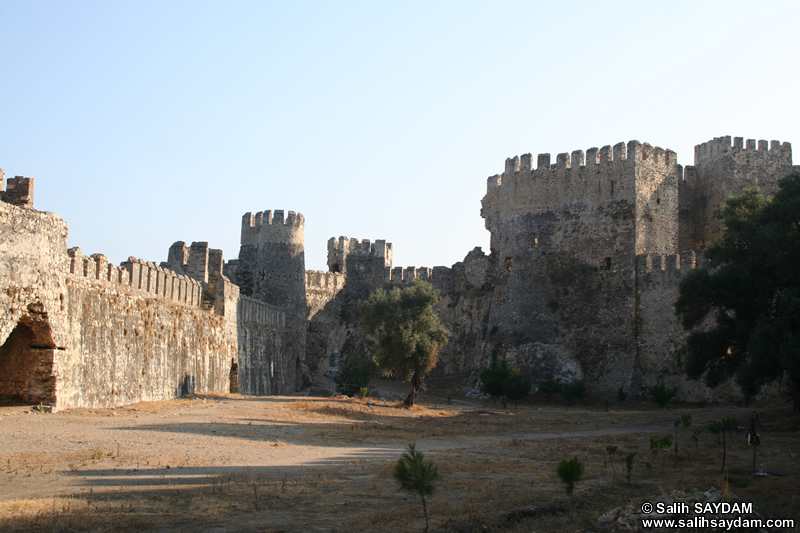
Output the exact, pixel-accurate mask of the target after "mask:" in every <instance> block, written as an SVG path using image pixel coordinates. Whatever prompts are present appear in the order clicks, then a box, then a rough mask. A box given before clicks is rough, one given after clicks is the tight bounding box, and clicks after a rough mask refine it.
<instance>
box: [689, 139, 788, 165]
mask: <svg viewBox="0 0 800 533" xmlns="http://www.w3.org/2000/svg"><path fill="white" fill-rule="evenodd" d="M739 154H742V155H745V156H748V159H749V158H754V159H755V160H762V161H763V160H767V159H769V160H771V161H773V162H775V163H776V164H779V165H791V164H792V145H791V144H790V143H788V142H784V143H781V142H780V141H770V142H767V141H765V140H759V141H758V143H756V140H755V139H747V141H746V142H745V140H744V138H743V137H734V138H733V142H731V136H730V135H726V136H723V137H714V139H712V140H710V141H707V142H704V143H702V144H698V145H696V146H695V147H694V164H695V166H701V165H706V164H709V163H713V162H714V161H717V160H719V159H720V158H723V157H726V156H735V155H739ZM747 162H749V160H748V161H747Z"/></svg>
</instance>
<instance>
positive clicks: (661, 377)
mask: <svg viewBox="0 0 800 533" xmlns="http://www.w3.org/2000/svg"><path fill="white" fill-rule="evenodd" d="M703 262H704V258H703V255H702V254H700V255H697V254H695V252H694V251H687V252H684V253H682V254H680V255H678V254H671V255H663V254H643V255H640V256H638V257H637V258H636V278H637V301H636V343H637V353H636V371H635V373H634V379H633V380H632V382H631V386H630V389H629V390H631V391H632V392H634V393H638V394H644V395H646V394H647V391H648V389H649V388H650V387H652V386H653V385H655V384H657V383H659V382H663V383H665V384H666V385H667V386H668V387H675V388H677V389H678V396H677V399H678V400H680V401H687V402H696V401H737V400H739V399H740V398H741V391H740V389H739V387H738V386H737V385H736V384H735V383H734V382H733V381H732V380H729V381H728V382H726V383H724V384H723V385H721V386H719V387H717V388H715V389H711V388H709V387H707V386H706V385H705V384H704V383H703V381H702V380H690V379H688V378H687V377H686V375H685V374H684V373H683V369H682V366H681V365H682V357H681V355H682V352H683V349H684V343H685V342H686V338H687V337H688V334H689V332H688V331H686V330H685V329H684V328H683V326H682V325H681V323H680V320H679V319H678V317H677V316H676V314H675V302H676V301H677V299H678V294H679V284H680V281H681V280H682V279H683V278H684V277H685V276H686V274H688V273H689V272H691V271H692V270H694V269H695V268H697V267H701V266H702V265H703ZM708 325H710V323H709V324H708Z"/></svg>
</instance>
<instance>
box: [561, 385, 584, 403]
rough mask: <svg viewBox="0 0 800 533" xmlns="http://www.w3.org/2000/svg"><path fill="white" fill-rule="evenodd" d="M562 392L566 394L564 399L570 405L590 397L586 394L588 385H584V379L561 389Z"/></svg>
mask: <svg viewBox="0 0 800 533" xmlns="http://www.w3.org/2000/svg"><path fill="white" fill-rule="evenodd" d="M561 392H562V393H563V394H564V399H565V400H567V401H568V402H569V403H572V402H573V400H580V399H583V398H586V396H587V395H588V393H587V392H586V383H584V382H583V380H582V379H578V380H576V381H573V382H571V383H566V384H565V385H564V386H563V387H562V388H561Z"/></svg>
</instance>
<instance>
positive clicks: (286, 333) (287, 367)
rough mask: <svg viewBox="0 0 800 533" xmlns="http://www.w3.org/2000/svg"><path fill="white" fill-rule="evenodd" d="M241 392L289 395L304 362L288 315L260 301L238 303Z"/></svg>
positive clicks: (245, 297) (243, 297) (241, 300)
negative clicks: (288, 323)
mask: <svg viewBox="0 0 800 533" xmlns="http://www.w3.org/2000/svg"><path fill="white" fill-rule="evenodd" d="M237 313H238V336H237V340H238V344H239V369H238V370H239V375H238V381H239V391H240V392H241V393H242V394H251V395H273V394H286V393H288V392H291V391H293V390H294V389H295V383H296V381H297V375H298V374H299V373H300V372H301V368H300V365H301V361H302V360H303V359H304V354H303V353H302V350H303V346H302V345H301V343H300V338H301V336H300V335H299V334H298V332H297V331H296V330H293V329H290V328H289V327H287V318H286V312H285V311H284V310H282V309H279V308H277V307H275V306H272V305H268V304H266V303H264V302H262V301H260V300H256V299H254V298H249V297H247V296H242V297H240V298H239V300H238V310H237Z"/></svg>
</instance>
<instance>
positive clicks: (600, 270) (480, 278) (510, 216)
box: [307, 137, 798, 400]
mask: <svg viewBox="0 0 800 533" xmlns="http://www.w3.org/2000/svg"><path fill="white" fill-rule="evenodd" d="M797 168H798V167H795V166H792V155H791V146H790V145H789V143H780V142H778V141H772V142H771V143H767V142H766V141H759V142H758V143H756V141H755V140H747V141H744V140H743V139H742V138H735V139H733V140H731V138H730V137H720V138H717V139H713V140H712V141H709V142H707V143H703V144H701V145H698V146H697V147H696V148H695V164H694V166H687V167H686V168H685V169H684V168H683V167H681V166H680V165H678V164H677V155H676V154H675V153H674V152H672V151H671V150H663V149H661V148H658V147H653V146H651V145H650V144H647V143H640V142H638V141H630V142H628V143H627V144H626V143H619V144H617V145H615V146H613V147H611V146H604V147H603V148H599V149H598V148H590V149H589V150H587V151H586V152H585V153H584V152H583V151H582V150H576V151H574V152H572V153H571V154H568V153H562V154H559V155H558V156H557V157H556V160H555V163H552V162H551V158H550V154H540V155H539V156H538V157H537V158H536V159H535V160H534V158H533V156H532V155H531V154H525V155H523V156H521V157H514V158H510V159H507V160H506V164H505V171H504V172H503V174H500V175H496V176H491V177H489V178H488V180H487V191H486V195H485V196H484V198H483V200H482V209H481V216H483V218H484V219H485V222H486V228H487V230H489V231H490V233H491V244H490V248H491V250H490V253H489V255H486V254H484V253H483V251H482V250H481V249H480V248H476V249H475V250H473V251H471V252H470V253H469V254H467V256H466V257H465V259H464V261H463V262H459V263H456V264H455V265H453V266H452V267H434V268H433V269H430V268H415V267H407V268H402V267H392V265H391V255H388V256H385V257H384V259H385V260H386V261H385V265H380V264H379V261H377V260H376V261H375V262H374V263H371V262H369V261H365V260H364V258H365V257H369V256H370V254H367V251H368V250H371V254H372V255H373V256H375V255H376V254H375V251H374V246H373V248H372V249H371V248H370V245H369V241H362V242H361V243H358V242H357V241H356V240H355V239H349V240H348V239H345V238H340V239H339V241H336V240H335V239H331V241H330V242H329V245H328V249H329V252H328V257H329V269H330V270H331V271H332V272H341V273H342V274H343V276H344V278H343V279H341V280H339V281H338V285H337V287H338V288H337V291H336V292H335V293H331V294H330V295H329V300H327V301H324V299H321V298H320V297H319V295H318V294H316V295H315V297H314V298H315V302H316V304H315V309H316V311H315V313H314V314H313V315H312V316H311V324H312V326H311V327H312V329H315V326H317V327H316V329H318V330H319V331H315V341H314V343H312V344H310V345H309V353H308V355H307V359H308V360H309V362H310V364H312V366H313V363H312V362H313V361H315V360H322V359H324V358H325V357H326V356H328V355H329V354H330V352H331V350H332V349H334V348H337V349H339V350H340V351H341V352H342V353H343V354H344V355H347V353H348V352H357V351H363V350H365V349H367V348H366V347H365V345H364V344H363V342H360V340H359V339H358V338H357V326H356V324H355V323H354V322H355V320H354V317H353V316H352V312H353V306H352V304H351V303H350V300H357V299H359V298H360V297H362V296H363V294H365V293H369V292H370V291H371V290H374V289H375V288H377V287H378V286H382V287H385V288H387V289H388V288H391V287H393V286H403V285H405V284H408V283H410V282H411V281H413V280H414V279H426V280H428V281H431V282H432V283H433V284H434V285H435V286H436V287H437V288H438V289H439V290H440V291H441V293H442V301H441V302H440V304H439V307H438V312H439V315H440V317H441V318H442V320H443V321H444V322H445V324H446V325H447V326H448V327H449V328H450V329H451V330H452V332H453V336H452V337H451V341H450V343H449V345H448V346H447V347H445V349H444V350H443V352H442V353H441V354H440V364H439V367H438V368H437V371H439V372H444V373H460V372H470V371H473V370H478V369H480V368H482V367H483V366H484V365H485V364H487V360H488V353H489V351H490V350H491V348H492V347H499V348H501V349H502V350H503V352H504V353H505V356H506V358H507V359H508V360H509V362H510V364H512V365H518V366H520V367H522V368H523V370H525V371H526V372H528V373H530V374H531V375H533V376H534V378H535V379H536V380H539V379H543V378H544V377H547V376H554V377H559V378H561V379H562V380H571V379H584V380H585V381H586V382H587V384H588V386H589V388H590V390H591V392H592V393H597V394H606V395H613V394H615V393H616V391H617V389H618V388H619V387H620V386H622V387H623V388H624V389H625V390H627V391H629V392H632V393H634V394H641V393H643V392H645V391H646V390H647V388H648V387H649V386H651V385H653V384H654V383H656V382H658V381H665V382H666V383H668V384H670V385H677V386H678V387H679V389H680V395H681V397H682V398H683V399H687V400H689V399H721V398H724V397H735V396H737V395H738V391H737V390H736V388H735V387H734V386H733V385H730V384H729V385H728V386H726V387H723V388H721V389H717V390H715V391H711V390H708V389H707V388H705V387H704V386H703V385H702V382H690V381H687V380H685V379H684V378H683V376H682V373H681V371H680V351H681V346H682V344H683V341H684V339H685V337H686V333H685V332H684V331H683V329H682V328H681V326H680V324H679V323H678V321H677V318H676V317H675V315H674V302H675V300H676V298H677V294H678V283H679V281H680V278H681V277H682V276H683V275H684V274H685V272H686V271H688V270H690V269H692V268H695V264H696V262H697V261H698V260H699V261H702V255H698V254H701V252H702V250H703V249H704V248H705V247H707V246H708V245H709V244H711V243H712V242H714V241H715V240H716V239H717V238H718V237H719V234H720V231H721V228H720V225H719V221H718V219H717V214H718V213H719V209H720V208H721V206H722V205H723V203H724V201H725V199H726V198H728V197H729V196H732V195H736V194H740V193H741V192H742V191H743V189H744V188H746V187H760V188H761V189H762V190H764V191H765V192H766V193H767V194H770V193H773V192H774V191H775V190H776V188H777V181H778V179H780V178H781V177H783V176H785V175H787V174H789V173H790V172H792V171H793V170H796V169H797ZM354 242H355V243H356V244H353V243H354ZM378 243H381V246H384V241H376V243H375V245H378ZM386 246H388V247H389V249H391V245H386ZM679 252H680V255H678V254H679ZM698 258H699V259H698ZM377 259H380V257H377ZM350 261H352V262H353V264H357V265H359V269H358V271H357V272H358V274H357V276H351V274H350V273H351V270H352V267H351V266H350V265H351V262H350ZM343 265H346V268H342V266H343ZM380 267H383V268H380ZM381 270H383V272H382V273H381ZM323 275H324V273H316V274H315V276H316V278H320V279H321V278H322V276H323ZM381 276H382V278H381ZM308 291H309V292H308V293H309V294H311V293H312V292H315V291H316V292H319V291H317V290H316V289H312V288H308ZM323 324H329V325H330V326H329V327H327V328H326V327H321V326H322V325H323ZM335 331H339V332H342V331H346V332H347V333H349V335H342V334H341V333H340V334H332V333H331V334H329V335H328V336H327V337H326V333H330V332H335Z"/></svg>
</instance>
